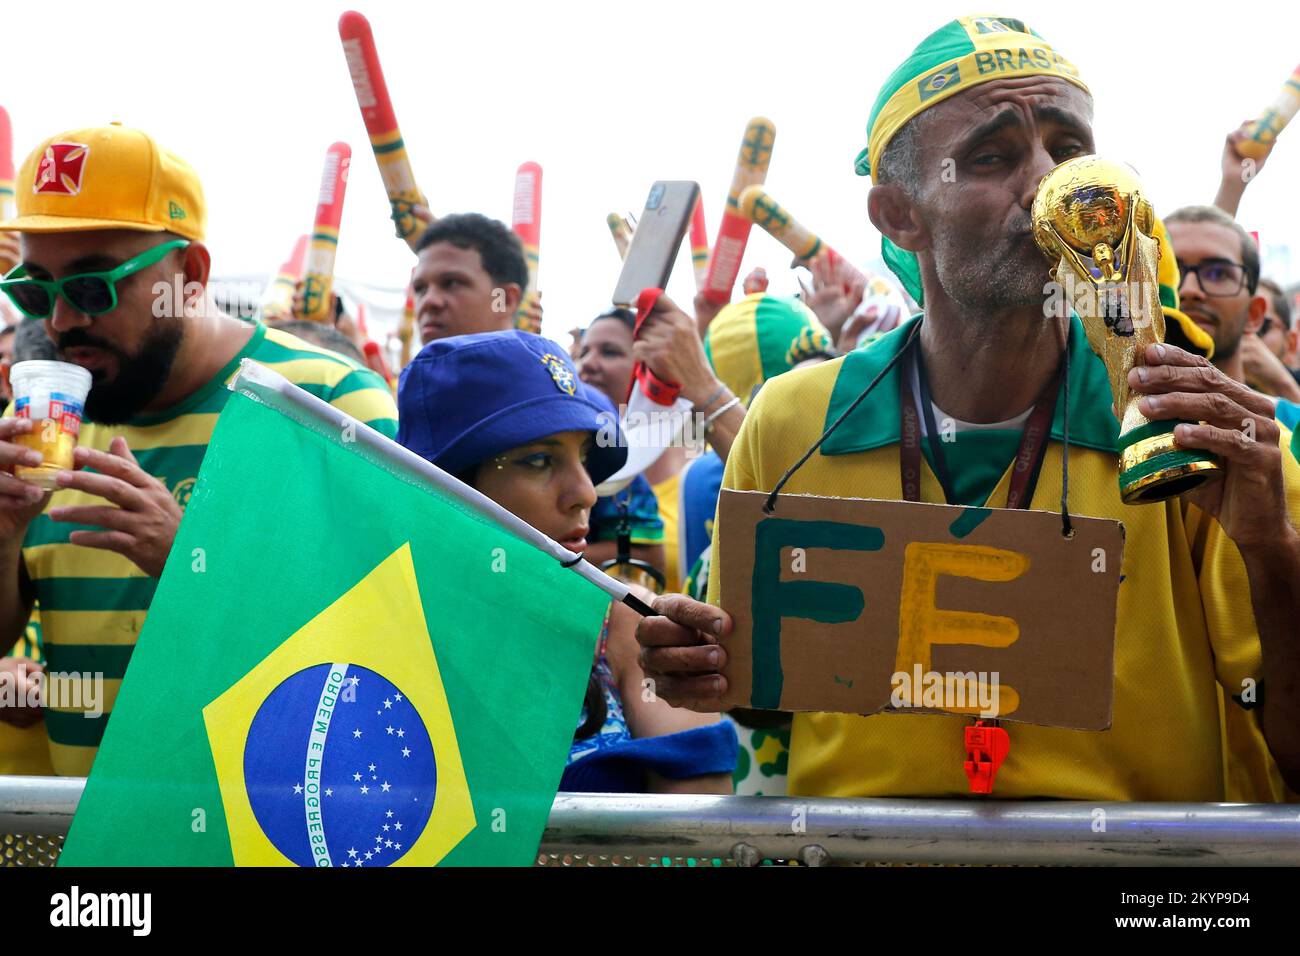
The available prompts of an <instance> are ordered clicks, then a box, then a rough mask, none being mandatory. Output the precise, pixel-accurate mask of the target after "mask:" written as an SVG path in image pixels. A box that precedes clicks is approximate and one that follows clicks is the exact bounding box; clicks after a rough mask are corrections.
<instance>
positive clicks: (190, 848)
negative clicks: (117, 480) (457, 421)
mask: <svg viewBox="0 0 1300 956" xmlns="http://www.w3.org/2000/svg"><path fill="white" fill-rule="evenodd" d="M232 388H233V389H234V390H235V392H236V394H235V395H234V396H232V399H231V401H230V402H229V403H228V404H227V405H226V408H225V410H224V411H223V412H222V414H221V418H220V419H219V421H218V422H217V425H216V430H215V431H214V433H213V436H212V443H211V447H210V449H209V451H208V454H207V456H206V458H205V459H204V463H203V467H202V471H201V472H200V474H199V478H198V482H197V485H196V486H195V488H194V492H193V495H192V497H191V499H190V503H189V506H188V508H187V510H186V514H185V517H184V520H183V521H182V523H181V526H180V530H179V532H178V534H177V537H176V541H175V544H174V546H173V548H172V552H171V556H170V558H169V560H168V562H167V566H166V568H165V570H164V572H163V575H162V578H161V580H160V582H159V585H158V590H157V594H156V596H155V598H154V601H153V604H152V606H151V608H150V611H149V616H148V619H147V620H146V622H145V625H144V630H143V632H142V633H141V635H140V639H139V642H138V644H137V647H136V650H135V653H134V655H133V657H132V660H131V664H130V668H129V670H128V672H127V675H126V678H125V680H124V682H123V685H122V689H121V692H120V694H119V696H118V699H117V702H116V706H115V708H114V711H113V716H112V720H111V721H110V723H109V726H108V729H107V732H106V735H105V738H104V742H103V745H102V747H101V749H100V751H99V755H98V757H97V759H96V761H95V765H94V767H93V770H92V773H91V775H90V778H89V781H88V782H87V785H86V790H85V794H84V796H83V797H82V800H81V803H80V806H79V807H78V810H77V813H76V817H75V819H74V820H73V823H72V828H71V831H70V833H69V835H68V839H67V844H66V847H65V849H64V851H63V854H62V857H61V858H60V864H61V865H64V866H68V865H73V866H76V865H100V866H105V865H107V866H112V865H163V866H167V865H199V866H229V865H232V864H233V865H241V866H242V865H255V866H256V865H268V866H274V865H294V864H297V865H307V866H331V865H332V866H384V865H393V864H396V865H408V866H410V865H417V866H418V865H435V864H441V865H523V864H527V863H530V862H532V860H533V859H534V857H535V855H536V853H537V847H538V843H539V841H540V839H541V834H542V830H543V828H544V827H545V823H546V819H547V816H548V814H549V812H550V808H551V804H552V801H553V799H554V796H555V791H556V789H557V788H558V786H559V780H560V775H561V773H562V771H563V769H564V764H565V760H566V757H567V755H568V752H569V745H570V742H571V741H572V739H573V733H574V729H575V726H576V722H577V718H578V714H579V711H580V709H581V703H582V698H583V691H584V688H585V686H586V683H587V678H588V674H589V673H590V670H591V666H592V657H593V653H594V650H595V642H596V639H597V637H598V635H599V632H600V629H601V625H602V622H603V619H604V615H605V613H606V610H607V607H608V605H609V600H610V593H606V592H607V591H609V588H608V587H607V586H606V585H605V584H603V583H602V584H601V585H600V587H598V586H597V584H596V582H598V581H599V578H597V577H596V575H598V574H599V572H594V573H593V570H592V569H591V568H590V565H586V564H585V562H584V563H583V564H581V565H579V567H578V568H575V569H572V570H569V569H565V568H563V567H561V564H560V561H558V560H557V559H556V557H557V555H556V554H555V553H552V554H547V553H544V552H543V550H540V549H539V547H538V546H536V545H537V539H538V538H541V536H540V535H538V534H537V533H536V532H532V531H531V529H526V526H524V529H523V530H520V529H519V527H518V526H521V525H522V522H519V521H518V519H514V518H513V516H508V515H506V514H505V513H504V512H502V511H501V510H500V509H499V508H497V506H496V505H494V504H492V503H491V502H488V501H487V499H485V498H482V496H479V495H477V493H475V492H473V491H472V489H468V488H467V487H466V486H464V485H462V484H460V483H459V482H456V481H455V479H452V478H451V477H450V476H448V475H446V474H445V473H443V472H441V471H439V470H438V469H435V468H433V466H432V465H429V464H428V463H427V462H424V461H423V460H422V459H418V458H417V457H416V456H414V455H412V454H411V453H410V452H408V451H406V450H405V449H403V448H401V447H400V446H397V445H395V444H394V443H392V442H390V441H389V440H388V439H386V438H383V437H382V436H380V435H379V434H378V433H376V432H372V431H371V430H369V429H367V428H366V427H365V426H364V425H361V424H359V423H355V422H351V421H349V420H347V419H346V418H345V417H343V416H342V413H339V412H338V411H337V410H335V409H330V407H329V406H328V405H325V404H324V403H321V402H318V401H317V400H315V399H314V398H312V397H311V396H310V395H307V394H306V393H304V392H302V390H301V389H297V388H295V387H294V386H292V385H290V384H289V383H288V382H286V381H284V380H283V379H281V378H280V377H279V376H277V375H276V374H275V373H273V372H269V371H267V370H265V369H263V368H261V367H260V366H257V365H255V364H253V363H246V365H245V367H244V369H242V370H241V372H240V374H239V376H238V377H237V378H236V380H235V382H234V383H233V384H232ZM467 495H468V497H467ZM493 509H495V512H494V510H493ZM511 521H513V522H514V524H513V525H511V524H509V522H511ZM508 529H510V530H508ZM512 530H513V532H514V533H512ZM527 533H531V535H533V536H534V537H533V538H532V539H530V540H532V542H533V543H529V542H528V541H525V540H522V539H521V537H519V536H518V535H519V534H527ZM541 541H542V543H543V544H544V545H548V544H549V545H550V546H551V548H552V550H553V551H558V553H559V555H561V556H562V555H567V554H568V552H565V551H563V549H559V546H558V545H554V544H553V543H551V542H549V541H548V540H547V539H541ZM575 572H578V573H575ZM601 577H604V576H603V575H602V576H601ZM605 580H606V581H608V580H609V579H608V578H605ZM602 588H604V590H602Z"/></svg>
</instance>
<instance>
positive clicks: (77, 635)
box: [23, 323, 397, 776]
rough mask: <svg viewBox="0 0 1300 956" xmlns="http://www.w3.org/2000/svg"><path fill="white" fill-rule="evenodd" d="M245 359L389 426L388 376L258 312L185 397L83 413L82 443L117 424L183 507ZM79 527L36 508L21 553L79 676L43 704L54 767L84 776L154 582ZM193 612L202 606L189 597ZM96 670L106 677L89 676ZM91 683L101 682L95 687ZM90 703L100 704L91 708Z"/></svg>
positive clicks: (47, 640) (52, 663) (53, 632)
mask: <svg viewBox="0 0 1300 956" xmlns="http://www.w3.org/2000/svg"><path fill="white" fill-rule="evenodd" d="M245 358H249V359H252V360H254V361H256V362H260V363H261V364H263V365H265V366H267V367H268V368H270V369H273V370H274V371H276V372H278V373H280V374H281V375H283V376H284V377H285V378H287V379H288V380H289V381H291V382H293V383H294V384H295V385H298V386H300V387H302V388H304V389H306V390H307V391H308V392H311V393H312V394H313V395H315V396H316V397H318V398H321V399H323V400H325V401H327V402H329V403H330V404H331V405H333V406H334V407H335V408H338V409H339V410H341V411H343V412H344V413H346V414H347V415H349V416H351V417H352V418H354V419H356V420H357V421H359V422H365V423H366V424H367V425H369V426H370V427H372V428H374V429H375V430H377V431H379V432H381V433H382V434H384V435H386V436H388V437H390V438H392V437H394V436H396V434H397V408H396V406H395V404H394V402H393V395H392V392H391V391H389V389H388V386H387V385H386V383H385V382H384V381H383V379H381V378H380V377H379V376H378V375H376V374H375V373H374V372H372V371H370V370H369V369H366V368H362V367H361V366H359V365H357V364H356V363H355V362H352V361H350V360H348V359H346V358H344V357H343V356H341V355H338V354H337V353H335V352H330V351H327V350H325V349H322V348H318V347H317V346H314V345H310V344H308V343H307V342H304V341H303V340H302V339H299V338H297V337H296V336H293V335H290V334H288V333H287V332H281V331H278V330H275V329H268V328H267V327H266V326H264V325H262V324H260V323H259V324H258V325H257V327H256V329H255V330H254V332H253V337H252V338H251V339H249V341H248V344H247V345H246V346H245V347H244V348H243V350H242V351H241V352H240V353H239V354H238V355H236V356H235V357H234V358H233V359H232V360H231V361H230V364H228V365H227V366H226V367H225V368H223V369H222V370H221V371H220V372H218V373H217V374H216V375H215V376H214V377H213V378H212V380H211V381H210V382H208V384H207V385H205V386H204V387H203V388H201V389H199V390H198V391H197V392H195V393H194V394H193V395H191V396H190V397H189V398H187V399H186V400H185V401H183V402H181V403H180V404H178V405H177V406H175V407H174V408H171V409H169V410H167V411H165V412H161V413H157V414H150V415H142V416H139V417H137V418H135V419H133V420H132V421H131V422H129V423H127V424H123V425H98V424H93V423H86V424H83V426H82V431H81V437H80V444H81V445H84V446H87V447H92V448H97V449H100V450H102V451H107V450H108V446H109V442H110V441H112V439H113V437H114V436H116V435H121V436H122V437H123V438H125V439H126V442H127V445H128V447H129V448H130V449H131V452H132V454H134V455H135V457H136V460H137V461H138V462H139V463H140V467H142V468H143V469H144V470H145V471H147V472H148V473H149V474H151V475H153V476H154V477H156V478H158V479H160V480H161V481H162V482H163V484H165V485H166V486H167V488H168V490H169V491H171V493H172V495H173V496H174V497H175V499H176V501H177V502H178V503H179V504H180V505H181V507H182V508H183V507H184V506H185V504H186V503H187V502H188V501H189V497H190V492H191V491H192V490H193V488H194V483H195V480H196V479H197V477H198V473H199V465H200V464H202V462H203V456H204V454H205V452H206V451H207V448H208V441H209V440H210V438H211V436H212V429H213V427H214V426H215V425H216V421H217V415H218V414H219V413H220V412H221V409H222V408H223V407H225V404H226V401H227V400H228V399H229V397H230V395H231V392H230V390H229V389H227V388H226V383H227V382H228V381H229V380H230V378H231V377H232V376H233V375H234V373H235V371H236V370H237V369H238V367H239V362H240V360H241V359H245ZM102 503H103V500H102V499H100V498H98V497H96V496H93V495H88V494H85V493H84V492H79V491H71V490H63V491H58V492H55V494H54V495H53V496H52V497H51V499H50V507H67V506H72V505H86V504H102ZM77 530H93V529H92V528H91V526H89V525H75V524H71V523H69V522H59V521H52V520H51V519H50V518H49V516H48V513H47V514H42V515H39V516H38V517H37V518H36V519H35V520H33V521H32V523H31V526H30V527H29V528H28V530H27V537H26V539H25V540H24V542H23V561H24V563H25V564H26V567H27V574H28V576H29V577H30V578H31V580H32V583H33V585H34V587H35V594H36V600H37V601H38V602H39V604H40V609H41V629H42V638H43V644H44V650H45V656H46V660H47V664H48V668H49V671H50V672H51V673H63V674H77V675H84V676H82V677H81V678H79V679H72V680H67V679H65V681H64V686H65V687H66V688H68V693H66V694H65V699H63V700H61V701H59V702H58V704H59V706H47V708H46V714H45V723H46V725H47V727H48V728H49V734H50V751H51V758H52V760H53V763H54V768H55V771H56V772H57V773H59V774H63V775H75V776H83V775H85V774H86V773H88V772H89V770H90V765H91V763H92V761H93V760H94V757H95V753H96V751H97V749H98V747H99V742H100V739H101V738H102V737H103V734H104V726H105V724H106V723H107V720H108V715H109V712H110V711H111V710H112V706H113V701H114V700H115V699H116V697H117V691H118V687H119V686H120V684H121V680H122V677H123V675H124V674H125V673H126V666H127V663H128V662H129V661H130V659H131V651H132V650H133V648H134V647H135V641H136V637H137V636H138V635H139V633H140V628H141V626H142V625H143V624H144V619H145V614H146V612H147V611H148V610H149V603H150V601H151V600H152V599H153V594H154V588H155V587H156V586H157V583H158V582H157V580H156V579H155V578H152V577H149V576H148V575H147V574H145V572H144V571H142V570H141V569H140V568H139V567H137V566H136V565H135V564H134V563H133V562H131V561H130V560H129V559H128V558H126V557H123V556H122V555H120V554H115V553H114V552H111V551H104V550H101V549H98V548H87V547H81V546H79V545H74V544H71V543H69V541H68V536H69V535H70V534H71V532H73V531H77ZM195 613H196V614H201V613H205V609H203V608H195ZM96 675H99V676H100V678H101V680H102V683H99V684H97V683H96V681H95V677H96ZM78 686H80V687H81V688H82V692H81V694H80V695H78V694H77V692H76V689H77V687H78ZM97 688H102V692H98V693H97ZM78 696H80V700H78ZM95 710H102V713H101V714H100V715H99V716H88V714H90V713H93V712H94V711H95Z"/></svg>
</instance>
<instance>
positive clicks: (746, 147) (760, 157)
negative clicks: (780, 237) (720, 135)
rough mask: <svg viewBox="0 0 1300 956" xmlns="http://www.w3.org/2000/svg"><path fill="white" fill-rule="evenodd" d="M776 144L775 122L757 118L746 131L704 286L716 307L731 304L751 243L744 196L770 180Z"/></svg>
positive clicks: (705, 293)
mask: <svg viewBox="0 0 1300 956" xmlns="http://www.w3.org/2000/svg"><path fill="white" fill-rule="evenodd" d="M775 142H776V126H774V125H773V124H772V121H771V120H768V119H764V118H763V117H761V116H756V117H754V118H753V119H751V120H750V121H749V125H748V126H746V127H745V138H744V139H743V140H741V142H740V155H739V156H738V157H737V158H736V172H735V175H734V176H733V177H732V179H731V191H730V192H729V193H727V206H726V208H725V209H724V210H723V213H722V223H721V224H720V225H719V226H718V238H717V240H716V241H715V242H714V243H713V250H712V252H711V253H710V255H709V274H708V276H707V278H706V279H705V283H704V297H705V298H706V299H708V300H709V301H710V302H712V303H714V304H725V303H727V302H730V301H731V289H732V286H734V285H735V284H736V276H737V274H738V273H739V272H740V260H741V259H743V258H744V257H745V243H746V242H748V241H749V227H750V222H749V220H748V219H746V218H745V217H744V216H742V215H740V205H739V204H740V194H741V193H742V192H744V191H745V187H746V186H758V185H762V184H763V181H764V180H765V179H767V165H768V163H770V162H771V161H772V146H773V144H774V143H775Z"/></svg>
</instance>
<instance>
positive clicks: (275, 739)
mask: <svg viewBox="0 0 1300 956" xmlns="http://www.w3.org/2000/svg"><path fill="white" fill-rule="evenodd" d="M437 782H438V774H437V765H436V762H435V760H434V753H433V744H432V743H431V741H430V740H429V733H428V731H427V730H426V728H425V725H424V720H423V719H422V718H421V717H420V714H419V713H418V712H417V711H416V709H415V708H414V707H413V706H412V705H411V703H410V701H409V700H408V699H407V698H406V696H405V695H404V694H403V693H402V692H401V691H400V690H399V689H398V687H397V686H396V685H395V684H393V683H392V681H390V680H388V679H387V678H386V677H384V676H383V675H382V674H379V673H376V672H375V671H372V670H369V669H368V668H365V667H361V666H359V665H356V664H316V665H313V666H312V667H308V668H306V669H304V670H301V671H298V672H297V673H296V674H293V675H292V676H290V677H288V678H286V679H285V680H284V681H282V682H281V683H280V684H279V686H277V687H276V688H275V690H273V691H272V692H271V693H270V694H269V695H268V696H267V698H266V699H265V700H264V701H263V702H262V704H261V706H260V707H258V709H257V714H256V715H255V716H254V717H253V722H252V725H251V726H250V727H249V730H248V739H247V740H246V741H245V744H244V784H245V787H246V788H247V792H248V800H249V804H250V805H251V806H252V809H253V815H254V816H255V817H256V818H257V823H258V826H260V827H261V828H262V832H263V833H265V834H266V837H267V839H269V840H270V841H271V842H272V843H273V844H274V845H275V847H276V849H278V850H279V851H280V852H281V853H283V854H284V855H285V856H286V857H288V858H289V859H290V860H292V861H293V862H294V863H297V864H298V865H299V866H386V865H389V864H392V863H394V862H396V861H397V860H399V859H401V858H402V856H404V855H405V854H406V852H407V851H408V850H409V848H410V847H412V846H413V845H414V844H415V841H416V840H417V839H419V837H420V834H421V833H423V832H424V828H425V826H426V825H427V824H428V822H429V816H430V814H431V813H432V812H433V803H434V796H435V794H436V792H437Z"/></svg>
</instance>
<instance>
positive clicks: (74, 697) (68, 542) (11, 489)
mask: <svg viewBox="0 0 1300 956" xmlns="http://www.w3.org/2000/svg"><path fill="white" fill-rule="evenodd" d="M16 193H17V211H18V215H17V218H15V219H12V220H9V221H8V222H4V223H0V229H4V230H9V231H12V232H16V233H17V234H18V235H19V236H20V239H21V253H22V261H21V263H20V264H19V265H18V266H17V267H16V268H15V269H14V270H13V271H11V272H10V273H9V275H7V276H6V277H5V279H4V280H3V281H2V282H0V290H2V291H3V292H4V293H5V294H6V295H8V297H9V299H10V300H11V301H12V302H13V304H14V305H15V306H16V307H17V308H18V309H19V310H20V311H21V312H22V313H23V314H24V315H25V316H27V317H28V318H30V319H39V320H41V321H42V322H43V323H44V326H45V332H46V334H47V335H48V336H49V338H50V340H51V341H52V342H53V343H54V345H55V346H56V347H57V349H58V354H59V358H60V359H61V360H63V361H64V362H70V363H74V364H76V365H80V366H81V367H83V368H85V369H87V370H88V371H89V372H90V373H91V379H92V384H91V389H90V394H89V396H88V397H87V400H86V404H85V413H86V420H85V422H84V423H83V425H82V428H81V434H80V439H79V444H78V447H77V449H76V453H75V458H74V463H75V465H76V469H77V470H75V471H63V472H60V473H58V475H57V484H58V490H56V491H55V492H54V493H53V494H52V495H51V494H49V493H48V492H45V491H43V490H42V489H41V488H39V487H37V486H35V485H33V484H29V483H28V482H25V481H21V480H19V479H18V478H16V477H14V475H13V466H14V465H16V464H39V453H36V452H32V451H29V450H28V449H27V448H26V447H24V446H23V445H20V444H18V443H17V442H16V441H15V436H17V435H18V434H20V433H23V432H25V431H29V430H30V429H31V427H32V425H31V423H30V422H29V421H28V420H27V419H18V418H10V417H7V418H4V419H0V469H3V473H0V652H2V651H5V650H8V648H9V647H10V646H12V645H13V643H14V641H15V640H17V639H18V637H19V636H20V634H21V633H22V630H23V627H24V625H25V624H26V622H27V617H28V612H29V611H30V609H31V607H32V603H33V601H34V600H38V601H39V603H40V609H41V626H42V637H43V640H44V647H45V654H46V659H47V665H48V671H49V672H50V673H61V674H66V675H70V680H65V681H63V682H62V683H63V685H64V686H65V687H68V688H69V693H68V694H67V699H65V700H63V701H58V700H47V701H46V705H47V706H46V714H45V717H46V725H47V727H48V729H49V734H50V740H51V756H52V758H53V763H54V767H55V769H56V771H57V772H58V773H61V774H75V775H84V774H86V773H87V772H88V771H89V769H90V765H91V761H92V760H93V758H94V755H95V752H96V749H97V747H98V745H99V741H100V738H101V737H102V735H103V732H104V726H105V723H106V722H107V719H108V716H109V713H110V711H111V709H112V705H113V700H114V698H115V697H116V694H117V688H118V686H119V684H120V682H121V679H122V677H123V675H124V674H125V672H126V667H127V662H128V661H129V660H130V657H131V651H132V648H133V647H134V645H135V641H136V637H137V635H138V634H139V633H140V628H141V626H142V625H143V623H144V619H145V614H146V612H147V611H148V610H149V604H150V601H151V599H152V597H153V593H154V588H155V586H156V585H157V579H158V576H159V575H160V574H161V573H162V569H163V565H164V563H165V562H166V561H167V560H168V554H169V552H170V551H171V546H172V540H173V538H174V536H175V534H176V528H177V526H178V524H179V522H180V518H181V513H182V510H183V508H184V507H185V504H186V502H187V501H188V499H189V496H190V492H191V491H192V490H193V488H194V484H195V480H196V477H197V475H198V472H199V465H200V464H201V463H202V461H203V457H204V454H205V452H206V451H207V445H208V441H209V438H210V436H211V433H212V429H213V426H214V425H215V423H216V419H217V415H218V413H220V411H221V409H222V407H223V406H224V405H225V402H226V400H227V398H228V396H229V395H230V392H229V391H228V390H227V389H226V387H225V385H226V382H227V380H228V379H229V378H230V377H231V375H232V374H233V373H234V372H235V371H236V370H237V369H238V367H239V363H240V361H241V360H242V359H246V358H247V359H252V360H254V361H257V362H260V363H262V364H265V365H267V366H269V367H271V368H274V369H277V370H278V371H280V372H281V373H282V374H284V375H285V376H286V377H287V378H288V379H289V380H290V381H292V382H294V383H295V384H297V385H300V386H302V387H303V388H306V389H307V390H309V391H311V392H312V393H314V394H315V395H317V396H318V397H320V398H323V399H325V400H326V401H328V402H330V403H331V404H333V405H334V406H335V407H337V408H339V409H341V410H343V411H344V412H345V413H347V414H348V415H349V416H351V417H352V418H353V419H355V420H357V421H359V422H364V423H366V424H369V425H371V426H372V427H374V428H376V429H378V430H380V431H382V432H384V433H385V434H387V435H389V436H393V435H395V434H396V431H397V422H396V417H397V413H396V408H395V406H394V404H393V398H392V394H391V392H390V391H389V390H388V388H387V386H386V384H385V383H384V382H383V381H382V379H380V378H379V377H378V376H377V375H376V374H375V373H374V372H371V371H370V370H368V369H364V368H361V367H360V366H358V365H357V364H356V363H354V362H351V361H349V360H347V359H345V358H342V357H341V356H338V355H336V354H334V353H332V352H328V351H325V350H324V349H320V348H317V347H315V346H312V345H308V344H307V343H305V342H303V341H302V340H301V339H298V338H295V337H294V336H292V335H288V334H287V333H284V332H278V331H275V330H268V329H267V328H266V327H265V326H263V325H261V324H249V323H246V322H242V321H240V320H238V319H234V318H231V317H230V316H228V315H225V314H223V313H222V312H221V311H220V310H218V309H217V307H216V306H215V305H214V303H213V301H212V297H211V294H210V292H209V290H208V278H209V275H210V269H211V256H210V254H209V252H208V248H207V246H206V245H204V242H203V238H204V229H205V225H206V219H207V216H206V210H205V207H204V201H203V191H202V188H201V187H200V184H199V179H198V177H197V176H196V175H195V173H194V170H193V169H192V168H191V167H190V166H189V165H188V164H187V163H186V162H185V161H183V160H182V159H180V158H178V157H177V156H175V155H173V154H172V153H170V152H168V151H167V150H165V149H163V148H161V147H160V146H159V145H158V144H157V143H156V142H155V141H154V140H153V138H152V137H150V136H149V135H148V134H146V133H144V132H141V131H140V130H135V129H130V128H127V127H123V126H120V125H116V124H114V125H110V126H103V127H96V128H91V129H81V130H74V131H71V132H67V133H61V134H59V135H57V136H52V137H50V138H49V139H46V140H45V141H44V142H43V143H41V144H40V145H39V146H38V147H37V148H36V149H35V150H34V151H33V152H32V153H31V155H30V156H28V157H27V160H26V161H25V162H24V163H23V166H22V169H21V170H20V172H19V175H18V179H17V182H16ZM33 455H35V456H36V458H37V459H38V460H37V461H32V460H31V458H32V456H33ZM267 467H268V468H274V467H277V462H276V461H275V460H274V456H273V454H271V450H269V449H268V459H267ZM336 519H337V516H334V517H333V518H331V516H325V515H323V516H322V519H321V520H336ZM201 559H202V556H201V555H191V554H187V555H181V556H178V560H184V561H186V562H194V567H195V570H196V572H197V571H199V570H201V568H202V562H201ZM196 610H199V609H196ZM231 626H232V627H237V626H238V622H237V621H232V622H231ZM72 684H79V685H80V686H78V687H76V688H73V687H72ZM74 690H75V691H78V692H73V691H74ZM69 701H72V703H69ZM86 703H88V704H89V706H83V704H86Z"/></svg>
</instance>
